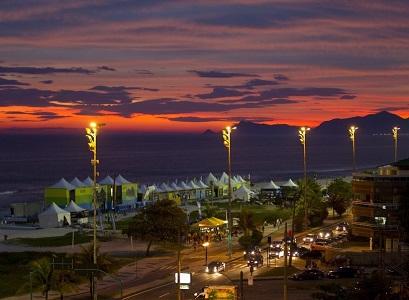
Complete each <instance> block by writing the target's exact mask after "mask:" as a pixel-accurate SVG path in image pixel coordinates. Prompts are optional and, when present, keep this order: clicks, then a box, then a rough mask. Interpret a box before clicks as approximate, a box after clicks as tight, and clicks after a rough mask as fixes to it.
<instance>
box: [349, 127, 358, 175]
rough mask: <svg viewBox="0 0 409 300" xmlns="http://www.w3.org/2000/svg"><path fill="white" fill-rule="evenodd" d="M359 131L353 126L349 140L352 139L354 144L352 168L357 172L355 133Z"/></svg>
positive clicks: (350, 129) (350, 128)
mask: <svg viewBox="0 0 409 300" xmlns="http://www.w3.org/2000/svg"><path fill="white" fill-rule="evenodd" d="M357 130H358V127H356V126H351V127H349V130H348V132H349V138H350V139H351V142H352V166H353V170H354V171H355V170H356V163H355V131H357Z"/></svg>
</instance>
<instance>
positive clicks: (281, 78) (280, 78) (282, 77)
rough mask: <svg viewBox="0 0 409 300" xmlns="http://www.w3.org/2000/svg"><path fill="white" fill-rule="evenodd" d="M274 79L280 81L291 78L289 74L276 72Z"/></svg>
mask: <svg viewBox="0 0 409 300" xmlns="http://www.w3.org/2000/svg"><path fill="white" fill-rule="evenodd" d="M274 79H275V80H278V81H288V80H290V78H288V77H287V76H285V75H283V74H275V75H274Z"/></svg>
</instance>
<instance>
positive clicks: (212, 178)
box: [206, 173, 219, 186]
mask: <svg viewBox="0 0 409 300" xmlns="http://www.w3.org/2000/svg"><path fill="white" fill-rule="evenodd" d="M206 184H207V185H209V186H210V185H212V184H213V185H219V181H218V180H217V178H216V177H215V176H214V175H213V174H212V173H209V175H207V178H206Z"/></svg>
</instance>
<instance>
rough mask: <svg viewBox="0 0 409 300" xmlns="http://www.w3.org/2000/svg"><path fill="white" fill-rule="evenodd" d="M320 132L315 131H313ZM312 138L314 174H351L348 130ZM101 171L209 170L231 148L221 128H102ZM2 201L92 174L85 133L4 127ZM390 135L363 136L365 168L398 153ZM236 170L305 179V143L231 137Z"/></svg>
mask: <svg viewBox="0 0 409 300" xmlns="http://www.w3.org/2000/svg"><path fill="white" fill-rule="evenodd" d="M312 133H313V131H312ZM312 133H311V134H309V136H308V140H307V164H308V174H309V176H314V177H317V178H328V177H336V176H348V175H351V168H352V150H351V142H350V140H349V138H348V136H347V135H345V136H314V135H313V134H312ZM398 149H399V151H398V152H399V153H398V154H399V155H398V156H399V158H406V157H409V136H403V135H402V136H401V137H400V140H399V148H398ZM98 151H99V160H100V165H99V172H100V178H103V177H105V176H106V175H108V174H109V175H111V176H116V175H117V174H122V175H123V176H124V177H125V178H127V179H128V180H130V181H136V182H138V183H161V182H163V181H169V180H171V181H173V180H175V179H178V180H186V179H187V178H189V179H192V178H200V177H201V176H203V177H205V176H206V175H207V174H208V173H209V172H210V171H211V172H213V173H214V174H220V173H222V172H223V171H224V170H226V151H225V148H224V147H223V144H222V142H221V138H220V137H219V136H218V135H200V134H183V135H182V134H174V135H159V134H155V135H140V134H139V135H138V134H129V133H128V134H113V133H106V134H104V133H102V134H101V135H100V136H99V140H98ZM0 153H1V156H0V207H1V206H3V207H4V206H7V205H8V204H9V203H10V202H24V201H39V200H42V199H43V190H44V188H45V187H47V186H50V185H52V184H54V183H55V182H56V181H57V180H59V179H60V178H61V177H64V178H66V179H67V180H69V181H71V180H72V179H73V178H74V177H78V178H80V179H81V180H82V179H84V178H85V177H87V176H89V175H90V174H91V166H90V158H91V153H90V152H89V151H88V148H87V141H86V139H85V136H84V135H81V134H60V135H58V134H42V135H41V134H37V135H36V134H21V133H20V134H5V135H2V136H1V137H0ZM393 153H394V152H393V140H392V137H391V136H390V135H374V136H359V135H357V139H356V162H357V168H358V169H367V168H371V167H374V166H378V165H382V164H386V163H389V162H391V161H393V155H394V154H393ZM232 170H233V173H234V174H240V175H242V176H245V177H248V176H250V177H251V180H252V181H265V180H269V179H273V180H276V181H280V180H287V179H288V178H292V179H298V178H300V177H302V176H303V175H302V174H303V154H302V146H301V144H300V142H299V140H298V136H297V133H296V132H295V133H294V136H240V134H239V133H238V132H237V133H236V132H235V133H234V135H233V137H232Z"/></svg>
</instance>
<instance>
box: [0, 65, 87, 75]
mask: <svg viewBox="0 0 409 300" xmlns="http://www.w3.org/2000/svg"><path fill="white" fill-rule="evenodd" d="M0 72H1V73H5V74H8V73H13V74H34V75H40V74H56V73H74V74H87V75H89V74H93V73H95V72H94V71H92V70H88V69H84V68H75V67H74V68H54V67H14V66H13V67H6V66H0Z"/></svg>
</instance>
